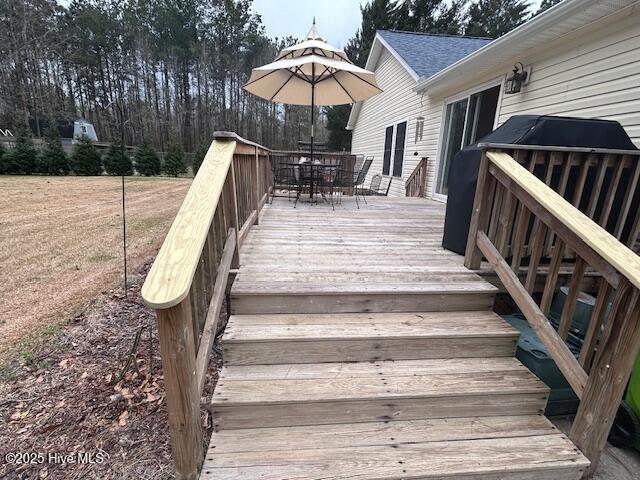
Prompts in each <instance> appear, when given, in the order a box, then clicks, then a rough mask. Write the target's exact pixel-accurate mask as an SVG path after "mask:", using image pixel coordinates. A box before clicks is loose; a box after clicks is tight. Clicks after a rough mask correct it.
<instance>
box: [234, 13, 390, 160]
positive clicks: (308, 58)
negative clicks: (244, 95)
mask: <svg viewBox="0 0 640 480" xmlns="http://www.w3.org/2000/svg"><path fill="white" fill-rule="evenodd" d="M243 88H244V89H245V90H246V91H248V92H251V93H253V94H254V95H257V96H258V97H261V98H264V99H267V100H270V101H272V102H279V103H287V104H292V105H311V158H312V159H313V137H314V109H315V106H316V105H342V104H347V103H355V102H361V101H363V100H365V99H367V98H369V97H372V96H373V95H377V94H378V93H380V92H381V91H382V90H381V89H380V88H379V87H378V85H377V83H376V79H375V76H374V74H373V72H370V71H368V70H365V69H363V68H360V67H358V66H357V65H354V64H353V63H352V62H351V61H350V60H349V58H348V57H347V55H346V53H345V52H344V51H343V50H340V49H337V48H335V47H332V46H331V45H329V44H328V43H326V42H325V41H324V40H323V39H322V37H320V35H319V34H318V31H317V29H316V22H315V19H314V20H313V25H312V26H311V29H310V30H309V33H308V34H307V38H306V39H305V40H304V41H303V42H301V43H298V44H297V45H293V46H291V47H287V48H285V49H283V50H282V51H281V52H280V54H279V55H278V56H277V57H276V59H275V61H274V62H273V63H269V64H267V65H264V66H262V67H258V68H254V69H253V70H252V72H251V77H250V78H249V81H248V82H247V83H246V84H245V85H244V87H243Z"/></svg>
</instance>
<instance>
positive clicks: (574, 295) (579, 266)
mask: <svg viewBox="0 0 640 480" xmlns="http://www.w3.org/2000/svg"><path fill="white" fill-rule="evenodd" d="M586 267H587V264H586V263H585V261H584V260H583V259H582V257H578V258H577V259H576V264H575V266H574V268H573V275H571V282H569V292H568V294H567V299H566V300H565V302H564V307H563V308H562V314H561V316H560V325H559V326H558V335H560V338H562V339H563V340H566V339H567V335H568V334H569V330H570V329H571V321H572V320H573V312H574V311H575V309H576V304H577V303H578V296H579V295H580V285H581V284H582V277H584V272H585V269H586Z"/></svg>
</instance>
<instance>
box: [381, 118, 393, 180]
mask: <svg viewBox="0 0 640 480" xmlns="http://www.w3.org/2000/svg"><path fill="white" fill-rule="evenodd" d="M392 143H393V125H391V126H390V127H387V128H386V130H385V132H384V156H383V157H382V174H383V175H389V166H390V165H391V144H392Z"/></svg>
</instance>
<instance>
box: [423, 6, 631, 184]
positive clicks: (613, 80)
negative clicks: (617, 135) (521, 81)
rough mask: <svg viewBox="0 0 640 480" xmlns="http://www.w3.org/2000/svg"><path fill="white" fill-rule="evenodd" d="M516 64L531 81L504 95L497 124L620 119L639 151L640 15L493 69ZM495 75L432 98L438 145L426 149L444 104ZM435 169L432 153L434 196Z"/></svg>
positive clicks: (602, 23)
mask: <svg viewBox="0 0 640 480" xmlns="http://www.w3.org/2000/svg"><path fill="white" fill-rule="evenodd" d="M516 61H521V62H523V63H524V64H525V65H526V66H531V67H532V74H531V78H530V80H529V83H528V84H527V85H525V86H524V87H523V91H522V92H521V93H518V94H514V95H503V96H502V99H501V102H500V103H499V105H498V108H499V110H498V125H501V124H502V123H504V122H506V121H507V120H508V119H509V118H510V117H511V116H513V115H527V114H531V115H562V116H573V117H582V118H602V119H606V120H615V121H618V122H620V124H621V125H622V126H623V127H624V128H625V130H626V132H627V133H628V135H629V136H630V137H631V140H632V141H633V142H634V143H635V144H636V145H637V146H638V147H640V11H636V12H634V14H633V15H630V16H627V17H626V18H622V17H621V16H618V15H616V16H614V17H613V18H605V19H603V20H600V21H598V22H596V23H595V24H592V25H589V26H587V27H585V28H582V29H580V30H578V31H576V32H574V33H572V34H571V35H567V36H566V37H564V38H561V39H559V40H557V41H554V42H551V43H549V44H548V45H545V48H544V49H542V50H538V51H536V52H534V53H531V54H530V55H528V56H523V57H521V58H517V59H512V61H511V62H510V63H505V64H503V65H496V68H495V70H494V71H495V72H504V73H505V74H506V72H509V71H510V69H511V67H512V65H513V62H516ZM495 76H496V73H493V74H492V76H486V77H481V78H476V79H474V80H473V81H472V82H469V83H467V84H465V85H464V86H463V87H461V88H459V89H457V90H456V91H449V92H445V93H442V94H440V95H439V96H438V97H431V98H430V105H431V108H434V109H437V110H438V112H437V114H434V115H433V118H434V123H433V125H432V128H434V130H435V132H434V133H433V135H432V136H430V138H429V140H430V141H435V142H436V145H435V146H433V145H428V146H425V148H426V149H427V150H429V151H435V152H437V150H438V148H437V145H438V144H439V142H440V128H441V124H440V123H441V118H442V109H443V108H444V103H445V100H446V99H447V98H450V97H455V96H457V95H459V94H460V93H462V92H465V91H468V90H471V89H474V87H476V86H479V85H482V84H483V83H486V82H489V81H491V80H494V79H495ZM427 94H428V92H427ZM438 100H440V102H439V104H438ZM430 116H432V115H430ZM436 166H437V153H435V154H433V155H429V169H428V171H429V178H428V185H429V187H430V188H429V189H428V192H429V193H428V194H429V195H433V185H434V180H435V174H436Z"/></svg>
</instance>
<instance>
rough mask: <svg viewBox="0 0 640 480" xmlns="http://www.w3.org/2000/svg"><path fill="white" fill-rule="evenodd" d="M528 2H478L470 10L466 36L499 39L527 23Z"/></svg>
mask: <svg viewBox="0 0 640 480" xmlns="http://www.w3.org/2000/svg"><path fill="white" fill-rule="evenodd" d="M529 7H530V4H529V1H528V0H478V1H477V2H476V3H474V4H473V5H471V7H470V8H469V13H468V17H469V21H468V23H467V26H466V28H465V32H464V33H465V35H470V36H474V37H489V38H498V37H501V36H502V35H504V34H505V33H508V32H510V31H511V30H513V29H514V28H516V27H517V26H518V25H520V24H522V23H524V22H525V21H527V18H528V10H529Z"/></svg>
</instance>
